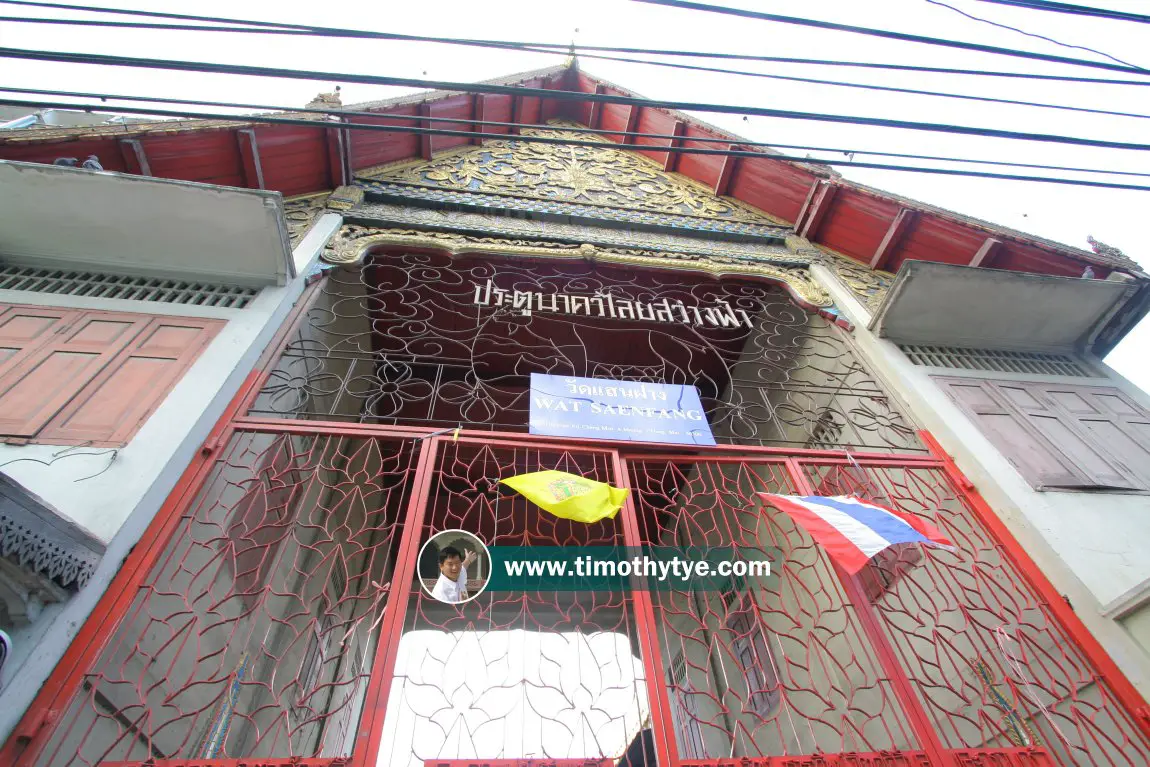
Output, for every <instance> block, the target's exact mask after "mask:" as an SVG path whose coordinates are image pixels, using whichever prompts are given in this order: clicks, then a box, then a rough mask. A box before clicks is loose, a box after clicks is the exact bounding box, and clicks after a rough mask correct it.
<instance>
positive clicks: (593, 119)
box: [587, 83, 634, 128]
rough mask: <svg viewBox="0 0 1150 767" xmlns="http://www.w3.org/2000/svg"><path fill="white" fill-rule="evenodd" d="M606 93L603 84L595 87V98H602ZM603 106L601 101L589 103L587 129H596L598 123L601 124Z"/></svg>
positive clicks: (605, 87)
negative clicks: (589, 111)
mask: <svg viewBox="0 0 1150 767" xmlns="http://www.w3.org/2000/svg"><path fill="white" fill-rule="evenodd" d="M606 92H607V86H606V85H604V84H603V83H599V84H598V85H596V86H595V95H596V96H602V95H603V94H604V93H606ZM604 106H605V105H604V104H603V102H602V101H592V102H591V116H590V117H589V118H588V120H587V127H588V128H598V127H599V123H601V122H603V107H604ZM633 108H634V107H632V109H633Z"/></svg>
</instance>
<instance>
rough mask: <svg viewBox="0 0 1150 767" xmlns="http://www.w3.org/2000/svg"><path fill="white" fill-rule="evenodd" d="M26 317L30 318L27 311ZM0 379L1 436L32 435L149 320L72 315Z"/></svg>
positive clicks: (134, 316)
mask: <svg viewBox="0 0 1150 767" xmlns="http://www.w3.org/2000/svg"><path fill="white" fill-rule="evenodd" d="M24 318H25V321H27V320H28V319H30V316H29V315H27V314H26V315H24ZM69 319H70V321H68V322H66V323H57V327H56V328H55V332H53V333H52V334H51V335H50V336H44V334H41V343H40V344H39V345H38V346H37V347H36V348H34V349H31V350H26V351H28V353H27V354H23V355H18V356H21V357H22V358H21V359H20V360H19V361H18V362H16V363H15V364H13V365H11V366H10V367H9V368H8V370H7V371H6V373H5V374H4V376H3V378H2V379H0V434H4V435H6V436H13V437H32V436H34V435H36V433H37V432H39V431H40V429H41V428H43V427H44V425H45V424H46V423H48V421H49V420H50V419H52V418H53V417H54V416H55V415H56V414H57V413H58V412H60V410H61V409H63V408H64V406H65V405H67V404H68V402H69V400H71V399H72V398H73V397H74V396H76V393H77V392H78V391H79V390H80V389H82V388H83V387H84V386H86V385H87V384H88V382H89V381H91V380H92V379H93V378H95V377H96V375H97V374H99V373H100V371H101V370H103V369H104V368H105V367H106V366H107V365H108V364H109V363H111V362H112V360H113V359H115V357H116V355H117V354H119V353H120V352H121V351H122V350H123V349H124V348H125V347H126V346H127V345H128V344H129V343H130V342H131V341H132V339H134V338H135V337H136V336H137V335H139V333H140V330H141V329H142V328H143V327H144V326H145V325H146V324H147V323H148V320H149V319H150V318H149V317H148V316H147V315H138V314H112V313H110V312H83V313H73V318H69Z"/></svg>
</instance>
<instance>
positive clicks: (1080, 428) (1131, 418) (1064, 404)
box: [934, 377, 1150, 490]
mask: <svg viewBox="0 0 1150 767" xmlns="http://www.w3.org/2000/svg"><path fill="white" fill-rule="evenodd" d="M934 380H935V382H936V383H938V384H939V386H941V387H942V388H943V390H944V391H945V392H946V393H947V394H948V395H949V396H950V398H951V399H952V400H954V401H955V402H956V403H957V404H958V405H959V407H961V408H962V409H963V410H964V411H965V412H966V413H967V414H968V415H969V416H970V417H971V418H972V419H973V420H974V421H975V423H976V424H978V426H979V428H980V430H981V431H982V432H983V434H984V435H985V436H986V438H987V439H989V440H990V441H991V443H993V444H994V446H995V447H996V448H998V450H999V452H1001V453H1002V455H1003V456H1004V457H1005V458H1006V459H1007V460H1008V461H1009V462H1010V463H1011V464H1012V465H1013V466H1014V467H1015V468H1016V469H1018V471H1019V473H1020V474H1022V476H1023V477H1024V478H1025V479H1026V480H1027V482H1029V483H1030V484H1031V486H1033V487H1035V488H1036V489H1039V490H1043V489H1059V488H1062V489H1070V488H1093V489H1111V490H1143V489H1147V487H1148V486H1150V418H1148V417H1146V416H1147V414H1146V413H1145V411H1142V410H1141V408H1138V407H1137V406H1136V405H1134V404H1133V403H1131V402H1130V401H1129V400H1128V399H1126V398H1125V397H1124V395H1121V393H1119V392H1118V390H1117V389H1113V388H1109V387H1084V386H1075V387H1058V386H1053V385H1050V384H1040V383H1030V382H1015V381H989V380H984V379H976V378H944V377H934ZM1097 397H1104V398H1106V397H1114V398H1117V402H1118V403H1120V406H1116V405H1113V404H1110V407H1111V409H1109V410H1107V409H1106V404H1109V403H1111V401H1110V400H1106V399H1103V400H1100V401H1095V398H1097ZM1114 408H1117V409H1118V410H1123V411H1124V412H1123V413H1118V412H1115V410H1114ZM1141 424H1147V425H1146V427H1145V429H1144V430H1143V431H1141V432H1140V431H1139V430H1140V428H1141V426H1140V425H1141ZM1127 456H1131V457H1130V458H1127ZM1143 463H1144V465H1145V467H1146V468H1145V469H1142V468H1141V466H1142V465H1143Z"/></svg>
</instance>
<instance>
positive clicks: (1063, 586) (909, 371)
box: [813, 266, 1150, 696]
mask: <svg viewBox="0 0 1150 767" xmlns="http://www.w3.org/2000/svg"><path fill="white" fill-rule="evenodd" d="M813 271H814V273H815V277H816V279H818V280H819V282H820V283H821V284H822V285H824V286H825V287H826V288H827V289H828V290H829V291H830V293H831V295H832V296H833V297H834V300H835V303H836V304H837V305H838V307H839V308H840V309H841V310H842V311H843V314H844V315H845V316H846V317H847V318H848V319H849V320H850V321H851V322H852V323H854V325H855V331H854V339H855V341H856V343H857V345H858V347H859V348H860V350H861V351H862V353H863V354H864V355H865V357H866V359H867V361H868V363H869V364H870V366H871V367H872V369H873V370H874V372H875V373H876V374H878V375H879V377H880V378H882V379H883V380H884V382H885V385H886V389H887V390H888V391H889V392H891V393H892V394H894V395H896V396H898V397H899V398H900V399H901V400H902V401H903V402H904V404H905V406H906V407H907V409H908V411H909V412H910V413H911V414H913V416H914V417H915V418H916V419H917V420H918V421H919V423H920V424H921V425H922V426H923V427H924V428H926V429H927V430H929V431H930V432H931V434H933V435H934V437H935V438H936V439H937V440H938V441H939V443H940V444H941V445H942V447H943V449H944V450H946V451H947V453H949V454H950V455H951V456H953V457H954V460H955V462H956V463H957V464H958V467H959V468H960V469H961V470H962V471H963V473H964V474H965V475H966V476H967V478H968V479H970V481H971V482H973V483H974V485H975V487H977V488H978V490H979V492H980V493H981V494H982V496H983V497H984V498H985V499H986V501H987V502H988V503H989V504H990V506H991V507H992V508H993V509H994V511H995V512H996V513H997V514H998V516H999V518H1000V519H1001V520H1002V521H1003V522H1004V523H1005V525H1006V526H1007V528H1008V529H1009V530H1010V532H1011V533H1012V534H1013V535H1014V536H1015V537H1016V538H1017V539H1018V540H1019V542H1020V543H1021V544H1022V546H1023V548H1024V549H1025V550H1026V552H1027V553H1028V554H1029V555H1030V557H1031V558H1033V559H1034V561H1035V562H1036V563H1037V564H1038V566H1039V567H1040V568H1041V569H1042V571H1043V572H1044V573H1045V574H1046V576H1047V577H1048V578H1049V579H1050V581H1051V582H1052V583H1053V584H1054V586H1055V587H1056V588H1057V589H1058V590H1059V592H1060V593H1061V594H1063V595H1065V596H1066V598H1068V599H1069V600H1070V603H1071V605H1072V606H1073V608H1074V610H1075V612H1076V614H1077V615H1078V616H1079V617H1080V618H1081V619H1082V621H1083V622H1084V623H1085V624H1086V626H1087V627H1088V628H1089V629H1090V631H1091V632H1092V633H1093V634H1094V636H1095V637H1096V638H1097V639H1098V641H1099V642H1100V643H1101V644H1102V645H1103V647H1104V648H1105V649H1106V650H1107V652H1109V653H1110V655H1111V657H1112V658H1113V659H1114V661H1115V662H1116V663H1117V664H1118V666H1119V667H1120V668H1121V669H1122V670H1123V671H1124V672H1125V673H1126V675H1127V676H1128V677H1129V678H1130V680H1131V682H1133V683H1134V684H1135V685H1136V686H1137V687H1138V688H1139V689H1140V691H1141V692H1142V694H1143V695H1147V696H1150V621H1148V620H1145V617H1143V618H1142V619H1141V620H1135V618H1136V617H1137V614H1138V611H1139V610H1140V609H1142V607H1143V606H1145V605H1146V604H1148V603H1150V557H1147V556H1146V554H1145V552H1146V551H1148V550H1150V496H1147V495H1144V494H1136V493H1114V492H1067V491H1044V492H1038V491H1036V490H1034V489H1032V488H1031V487H1030V485H1029V484H1027V482H1026V480H1024V479H1023V477H1022V475H1021V474H1019V473H1018V471H1017V470H1015V468H1014V467H1013V466H1012V465H1011V464H1010V463H1009V462H1008V461H1007V460H1006V458H1005V457H1004V456H1003V455H1002V454H1001V453H1000V452H999V451H998V450H997V448H995V447H994V445H992V444H991V443H990V441H989V440H987V438H986V437H984V436H983V434H982V432H981V431H980V430H979V428H978V427H977V426H976V425H975V424H974V423H973V422H972V421H970V420H969V419H968V418H967V417H966V415H965V414H964V413H963V412H962V411H961V410H959V408H958V407H957V406H956V405H955V404H954V403H953V402H952V401H951V400H950V398H949V397H948V396H947V395H946V394H945V393H944V392H943V391H942V389H940V388H939V387H938V386H937V385H936V384H935V383H934V382H933V381H932V380H931V378H930V376H931V375H932V374H934V375H946V376H951V377H956V376H961V375H970V376H975V377H982V378H994V379H1015V380H1028V381H1057V382H1061V383H1067V382H1070V383H1074V384H1075V385H1085V386H1090V385H1094V386H1115V387H1117V388H1119V389H1121V390H1123V391H1124V392H1126V393H1127V394H1128V395H1130V396H1131V397H1132V398H1133V399H1134V400H1135V401H1138V402H1140V403H1141V404H1142V405H1143V406H1145V407H1150V395H1147V394H1146V393H1145V392H1143V391H1141V390H1140V389H1138V388H1137V387H1135V386H1134V385H1133V384H1131V383H1129V382H1128V381H1126V380H1124V379H1122V378H1121V377H1120V376H1118V375H1117V374H1116V373H1114V372H1113V371H1111V370H1110V369H1109V368H1107V367H1106V366H1105V365H1103V364H1101V363H1098V362H1097V361H1094V362H1095V365H1096V367H1098V369H1099V372H1100V376H1099V378H1066V377H1054V376H1045V377H1044V376H1030V375H1021V374H1009V373H991V372H979V373H976V372H974V371H960V370H952V369H934V368H928V367H921V366H918V365H915V364H913V363H912V362H910V360H909V359H907V357H906V355H905V354H903V352H902V351H901V350H900V349H899V348H898V346H897V345H896V344H894V343H892V342H890V341H886V340H883V339H880V338H878V337H877V336H875V335H874V334H873V333H871V332H870V331H868V330H867V329H866V326H867V324H868V323H869V322H870V313H869V312H868V311H867V310H866V309H865V308H864V307H863V306H862V304H861V303H860V302H858V301H857V300H856V299H855V298H854V296H853V294H852V293H851V292H850V291H849V290H848V289H847V288H846V287H845V286H843V285H842V284H841V283H840V282H839V281H838V279H837V278H836V277H835V276H834V275H833V274H832V273H831V272H830V271H829V270H827V269H824V268H823V267H821V266H815V267H814V268H813ZM1123 598H1125V601H1123ZM1123 610H1124V612H1123ZM1124 615H1129V616H1130V617H1131V620H1130V621H1129V625H1124V624H1123V623H1121V622H1120V621H1119V620H1115V619H1114V618H1116V617H1117V618H1121V617H1123V616H1124ZM1108 616H1109V617H1108Z"/></svg>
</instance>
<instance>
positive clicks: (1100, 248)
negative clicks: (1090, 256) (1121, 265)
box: [1086, 236, 1126, 260]
mask: <svg viewBox="0 0 1150 767" xmlns="http://www.w3.org/2000/svg"><path fill="white" fill-rule="evenodd" d="M1086 241H1087V242H1088V243H1090V249H1091V250H1093V251H1094V252H1095V253H1097V254H1098V255H1100V256H1109V257H1110V258H1118V259H1123V260H1125V259H1126V254H1125V253H1123V252H1122V251H1121V250H1119V249H1118V248H1116V247H1114V246H1113V245H1107V244H1106V243H1104V242H1099V241H1098V240H1096V239H1094V238H1093V237H1090V236H1087V238H1086Z"/></svg>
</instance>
